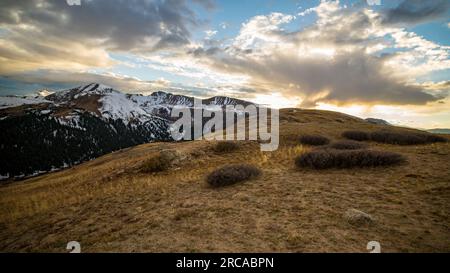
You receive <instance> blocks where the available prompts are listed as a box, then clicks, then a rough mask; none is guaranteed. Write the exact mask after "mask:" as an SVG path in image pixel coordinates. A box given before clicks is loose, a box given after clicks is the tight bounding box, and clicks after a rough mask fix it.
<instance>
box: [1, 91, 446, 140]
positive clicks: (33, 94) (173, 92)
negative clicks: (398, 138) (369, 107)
mask: <svg viewBox="0 0 450 273" xmlns="http://www.w3.org/2000/svg"><path fill="white" fill-rule="evenodd" d="M90 84H101V85H105V86H108V85H106V84H103V83H85V84H78V85H76V86H72V87H71V88H67V89H58V90H56V89H55V90H51V89H48V88H44V89H39V90H36V91H35V92H33V93H28V94H25V95H14V94H12V95H0V97H3V96H18V97H21V96H30V97H32V96H35V95H39V92H41V91H49V92H51V93H52V94H53V93H56V92H61V91H65V90H70V89H72V88H76V87H81V86H86V85H90ZM108 87H111V88H112V89H114V90H116V91H120V92H122V93H124V94H134V95H142V96H150V95H152V94H153V93H157V92H163V93H166V94H172V95H181V96H189V97H195V96H191V95H185V94H183V93H177V92H176V91H165V90H163V89H159V90H155V91H147V92H146V91H142V92H143V93H140V92H135V93H133V92H128V91H130V90H128V91H127V90H120V89H117V88H114V87H112V86H108ZM184 91H186V90H184ZM212 97H216V96H212ZM196 98H200V99H209V98H211V97H196ZM230 98H234V97H230ZM248 101H249V102H251V103H255V102H253V101H251V100H248ZM260 105H264V106H269V107H270V105H267V104H260ZM277 109H280V110H281V109H307V110H315V109H314V108H302V107H286V108H277ZM325 111H333V110H325ZM333 112H339V111H333ZM341 113H344V114H347V113H345V112H341ZM350 115H351V114H350ZM353 116H355V117H358V118H361V119H370V118H372V119H380V120H384V121H387V122H389V123H391V124H392V125H394V126H400V127H406V128H412V129H419V130H427V131H430V130H450V128H420V127H410V126H406V125H403V124H394V123H392V122H390V121H389V120H385V119H382V118H378V117H376V116H368V117H361V116H356V115H353Z"/></svg>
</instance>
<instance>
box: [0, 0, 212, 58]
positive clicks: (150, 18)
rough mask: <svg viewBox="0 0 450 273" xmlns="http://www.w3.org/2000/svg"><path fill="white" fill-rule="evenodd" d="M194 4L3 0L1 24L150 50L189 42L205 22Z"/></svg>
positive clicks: (203, 1) (202, 0)
mask: <svg viewBox="0 0 450 273" xmlns="http://www.w3.org/2000/svg"><path fill="white" fill-rule="evenodd" d="M192 2H195V3H196V4H199V5H202V6H203V7H205V8H208V9H211V8H213V6H214V5H213V3H212V2H211V1H209V0H193V1H192ZM190 3H191V2H189V1H187V0H90V1H87V0H85V1H83V0H82V1H81V5H80V6H69V5H68V4H67V2H66V1H63V0H41V1H38V0H2V1H1V2H0V25H2V26H3V27H6V28H8V27H16V26H17V25H18V24H26V25H31V26H33V27H34V28H35V30H36V32H38V33H41V34H45V35H46V36H53V37H58V38H61V39H63V38H67V39H76V40H79V41H83V40H90V39H98V40H99V41H100V40H101V41H103V44H104V46H105V47H107V48H109V49H115V50H138V51H146V50H154V49H160V48H165V47H169V46H178V45H183V44H187V43H188V42H189V38H190V30H189V27H195V26H198V25H199V24H201V23H202V22H201V21H200V20H199V19H198V18H197V16H196V14H195V13H194V12H193V11H192V9H191V7H190V5H189V4H190ZM15 31H19V30H17V29H16V30H15ZM36 35H37V34H36ZM44 37H45V36H44ZM149 39H150V40H151V41H153V43H152V44H153V47H152V48H146V47H145V46H146V45H147V44H148V42H149ZM30 43H31V41H30Z"/></svg>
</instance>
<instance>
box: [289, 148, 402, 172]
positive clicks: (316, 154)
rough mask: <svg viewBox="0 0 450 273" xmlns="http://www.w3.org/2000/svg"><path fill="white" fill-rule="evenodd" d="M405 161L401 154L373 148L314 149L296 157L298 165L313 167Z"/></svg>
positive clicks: (352, 166) (339, 166) (398, 162)
mask: <svg viewBox="0 0 450 273" xmlns="http://www.w3.org/2000/svg"><path fill="white" fill-rule="evenodd" d="M404 162H406V158H405V157H404V156H402V155H400V154H396V153H391V152H382V151H371V150H347V151H342V150H334V149H323V150H314V151H311V152H308V153H305V154H302V155H300V156H298V157H297V158H296V159H295V164H296V165H297V167H308V168H313V169H330V168H340V169H346V168H355V167H357V168H364V167H380V166H391V165H398V164H401V163H404Z"/></svg>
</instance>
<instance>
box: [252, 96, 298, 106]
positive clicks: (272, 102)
mask: <svg viewBox="0 0 450 273" xmlns="http://www.w3.org/2000/svg"><path fill="white" fill-rule="evenodd" d="M250 100H251V101H253V102H255V103H257V104H262V105H267V106H270V107H273V108H277V109H281V108H293V107H297V106H298V104H299V103H300V101H301V100H300V98H298V97H292V98H287V97H285V96H283V95H282V94H281V93H272V94H268V95H258V96H257V97H256V98H253V99H250Z"/></svg>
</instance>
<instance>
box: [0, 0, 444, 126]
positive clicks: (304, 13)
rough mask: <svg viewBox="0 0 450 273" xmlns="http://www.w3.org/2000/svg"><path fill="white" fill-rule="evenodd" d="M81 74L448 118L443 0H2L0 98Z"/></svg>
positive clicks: (420, 119) (155, 86)
mask: <svg viewBox="0 0 450 273" xmlns="http://www.w3.org/2000/svg"><path fill="white" fill-rule="evenodd" d="M90 82H98V83H102V84H106V85H109V86H112V87H114V88H116V89H118V90H121V91H123V92H126V93H141V94H150V93H152V92H154V91H159V90H162V91H167V92H172V93H176V94H184V95H191V96H197V97H200V98H206V97H211V96H217V95H224V96H231V97H236V98H241V99H246V100H250V101H253V102H256V103H260V104H267V105H269V106H271V107H277V108H287V107H302V108H311V109H324V110H333V111H339V112H344V113H348V114H351V115H356V116H359V117H363V118H367V117H375V118H381V119H385V120H387V121H389V122H391V123H393V124H397V125H402V126H409V127H415V128H424V129H431V128H450V107H449V106H450V98H449V92H450V1H449V0H428V1H421V0H390V1H387V0H340V1H335V0H312V1H311V0H284V1H280V0H278V1H275V0H239V1H238V0H2V1H1V2H0V96H4V95H28V94H32V93H34V92H36V91H37V90H41V89H48V90H51V91H56V90H61V89H66V88H71V87H75V86H78V85H81V84H85V83H90Z"/></svg>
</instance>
